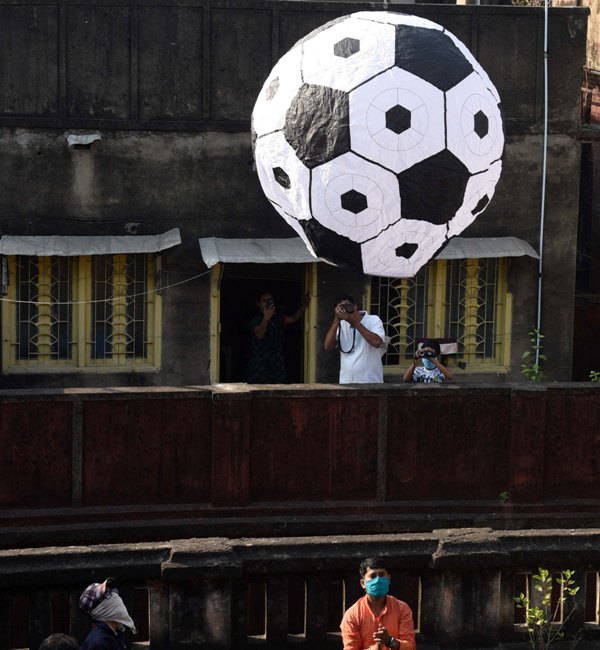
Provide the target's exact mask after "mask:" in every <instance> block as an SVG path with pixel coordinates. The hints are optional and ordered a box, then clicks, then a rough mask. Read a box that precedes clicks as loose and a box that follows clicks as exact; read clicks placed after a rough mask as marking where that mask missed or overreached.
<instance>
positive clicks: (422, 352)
mask: <svg viewBox="0 0 600 650" xmlns="http://www.w3.org/2000/svg"><path fill="white" fill-rule="evenodd" d="M416 356H417V357H421V358H423V357H437V353H436V352H435V350H423V348H419V349H418V350H417V352H416Z"/></svg>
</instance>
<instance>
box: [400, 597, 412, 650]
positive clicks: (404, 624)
mask: <svg viewBox="0 0 600 650" xmlns="http://www.w3.org/2000/svg"><path fill="white" fill-rule="evenodd" d="M403 605H404V606H403V607H402V608H401V609H400V621H399V622H398V639H397V641H398V642H399V648H400V650H416V648H417V642H416V640H415V626H414V623H413V615H412V612H411V610H410V607H409V606H408V605H407V604H406V603H403Z"/></svg>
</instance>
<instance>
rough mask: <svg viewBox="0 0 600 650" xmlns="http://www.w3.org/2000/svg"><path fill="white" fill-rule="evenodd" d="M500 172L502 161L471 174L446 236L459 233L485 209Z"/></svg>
mask: <svg viewBox="0 0 600 650" xmlns="http://www.w3.org/2000/svg"><path fill="white" fill-rule="evenodd" d="M501 172H502V162H501V161H498V162H497V163H495V164H493V165H492V166H491V167H490V168H489V169H488V170H487V171H485V172H483V173H481V174H475V175H474V176H471V178H470V179H469V182H468V183H467V187H466V188H465V200H464V202H463V204H462V206H461V207H460V209H459V210H458V212H457V213H456V216H455V217H454V218H453V219H452V220H451V221H450V222H449V223H448V237H454V236H455V235H458V234H460V233H461V232H462V231H463V230H464V229H465V228H466V227H467V226H470V225H471V224H472V223H473V221H475V219H476V218H477V217H478V216H479V215H480V214H481V213H482V212H483V211H484V210H485V208H486V207H487V205H488V203H489V202H490V201H491V200H492V197H493V196H494V192H495V191H496V184H497V183H498V180H499V179H500V173H501Z"/></svg>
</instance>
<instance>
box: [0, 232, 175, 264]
mask: <svg viewBox="0 0 600 650" xmlns="http://www.w3.org/2000/svg"><path fill="white" fill-rule="evenodd" d="M178 244H181V234H180V233H179V228H173V229H171V230H168V231H167V232H164V233H162V235H106V236H102V235H90V236H81V237H79V236H72V235H31V236H29V235H3V236H2V238H1V239H0V254H1V255H31V256H33V255H40V256H44V257H45V256H50V255H60V256H64V257H70V256H74V255H116V254H119V253H157V252H158V251H162V250H165V249H166V248H172V247H173V246H177V245H178Z"/></svg>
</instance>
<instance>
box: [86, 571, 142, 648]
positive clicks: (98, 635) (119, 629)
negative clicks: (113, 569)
mask: <svg viewBox="0 0 600 650" xmlns="http://www.w3.org/2000/svg"><path fill="white" fill-rule="evenodd" d="M79 608H80V609H81V610H82V611H83V612H84V613H85V614H87V615H88V616H89V617H90V618H91V619H92V622H93V624H94V627H93V629H92V631H91V632H90V633H89V634H88V636H87V637H86V639H85V641H84V642H83V645H82V646H81V650H125V648H127V642H126V636H125V630H126V629H128V630H130V631H131V633H132V634H136V633H137V630H136V628H135V624H134V622H133V620H132V619H131V616H129V613H128V611H127V608H126V607H125V604H124V603H123V601H122V600H121V596H119V591H118V589H117V588H116V586H115V580H114V578H107V579H106V580H105V581H104V582H93V583H92V584H91V585H89V586H87V587H86V588H85V589H84V591H83V593H82V594H81V597H80V598H79Z"/></svg>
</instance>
